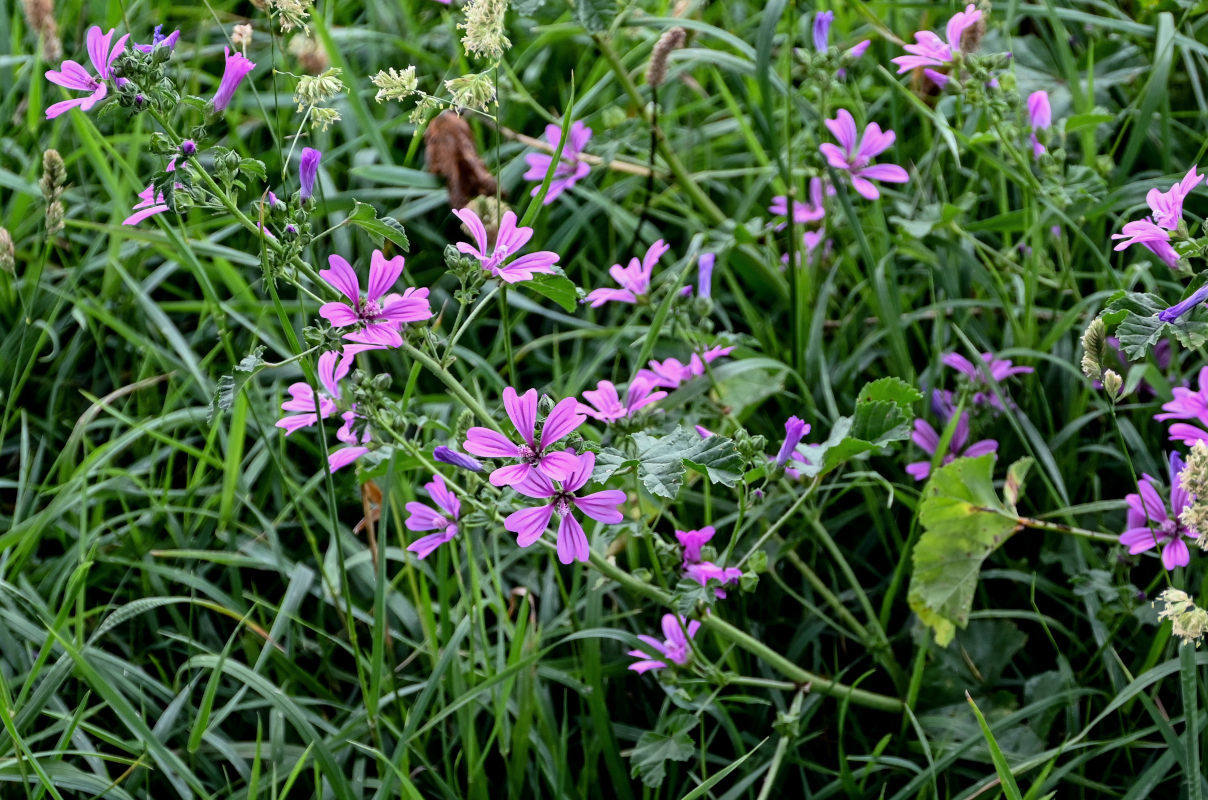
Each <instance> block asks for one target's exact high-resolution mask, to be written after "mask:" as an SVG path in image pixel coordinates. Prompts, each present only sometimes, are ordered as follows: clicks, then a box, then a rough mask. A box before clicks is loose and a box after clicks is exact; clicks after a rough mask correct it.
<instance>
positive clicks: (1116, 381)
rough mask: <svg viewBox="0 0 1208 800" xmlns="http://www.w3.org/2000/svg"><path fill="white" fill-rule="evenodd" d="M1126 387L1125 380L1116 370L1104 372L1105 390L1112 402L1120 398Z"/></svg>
mask: <svg viewBox="0 0 1208 800" xmlns="http://www.w3.org/2000/svg"><path fill="white" fill-rule="evenodd" d="M1123 387H1124V379H1123V378H1121V377H1120V375H1119V374H1118V373H1117V372H1116V371H1115V370H1114V369H1108V370H1104V371H1103V388H1104V389H1106V390H1107V396H1108V397H1110V398H1111V400H1112V402H1113V403H1114V402H1116V400H1118V399H1119V397H1120V390H1121V389H1122V388H1123Z"/></svg>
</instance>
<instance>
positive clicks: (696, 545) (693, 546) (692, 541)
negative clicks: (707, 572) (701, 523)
mask: <svg viewBox="0 0 1208 800" xmlns="http://www.w3.org/2000/svg"><path fill="white" fill-rule="evenodd" d="M716 533H717V531H716V530H714V528H713V526H712V525H706V526H705V527H703V528H701V529H700V530H698V531H676V532H675V538H676V539H678V540H679V543H680V547H682V548H684V568H685V569H687V568H688V567H689V566H690V565H692V564H699V563H700V549H701V548H702V547H704V546H705V545H706V544H708V543H709V541H710V540H712V539H713V536H714V535H715V534H716Z"/></svg>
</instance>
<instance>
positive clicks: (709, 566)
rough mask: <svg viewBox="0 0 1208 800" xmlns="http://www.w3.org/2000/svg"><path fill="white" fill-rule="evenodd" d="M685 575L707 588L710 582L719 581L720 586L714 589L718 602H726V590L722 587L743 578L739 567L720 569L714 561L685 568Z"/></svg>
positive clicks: (702, 562)
mask: <svg viewBox="0 0 1208 800" xmlns="http://www.w3.org/2000/svg"><path fill="white" fill-rule="evenodd" d="M684 574H685V575H687V576H688V577H689V578H691V579H692V580H694V581H696V582H697V583H699V584H700V585H701V586H705V587H708V585H709V581H717V582H718V583H719V584H720V585H719V586H716V587H714V589H713V594H714V595H716V596H717V599H718V600H725V599H726V590H725V589H723V588H722V587H723V586H726V585H727V584H731V583H737V582H738V579H739V578H741V577H742V570H741V569H739V568H738V567H719V566H718V565H717V564H714V563H713V562H712V561H701V562H698V563H696V564H688V565H687V566H685V567H684Z"/></svg>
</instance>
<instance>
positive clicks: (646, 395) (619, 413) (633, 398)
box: [579, 378, 667, 423]
mask: <svg viewBox="0 0 1208 800" xmlns="http://www.w3.org/2000/svg"><path fill="white" fill-rule="evenodd" d="M652 388H654V387H652V386H651V385H650V381H648V380H642V379H639V378H635V379H634V380H632V381H630V383H629V391H628V392H627V393H626V396H625V403H624V404H622V403H621V397H620V395H619V394H618V392H617V387H616V385H615V384H613V382H612V381H600V383H599V384H598V385H597V387H596V388H595V389H588V390H586V391H584V392H583V399H584V400H586V401H587V403H579V412H580V413H582V414H586V415H587V416H589V417H591V418H592V419H598V420H600V422H605V423H612V422H616V421H617V420H619V419H625V418H627V417H632V416H633V415H634V414H636V413H637V412H638V411H639V410H641V409H643V408H645V407H646V406H648V405H650V404H651V403H655V402H658V401H659V400H662V399H663V398H664V397H666V396H667V393H666V392H661V391H660V392H652V391H650V390H651V389H652ZM588 403H590V404H591V405H588Z"/></svg>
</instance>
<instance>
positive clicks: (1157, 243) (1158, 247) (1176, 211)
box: [1112, 166, 1204, 269]
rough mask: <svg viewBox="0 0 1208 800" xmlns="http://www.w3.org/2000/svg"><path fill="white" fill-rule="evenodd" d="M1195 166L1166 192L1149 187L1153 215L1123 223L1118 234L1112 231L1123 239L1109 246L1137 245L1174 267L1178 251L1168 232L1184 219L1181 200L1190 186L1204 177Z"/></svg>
mask: <svg viewBox="0 0 1208 800" xmlns="http://www.w3.org/2000/svg"><path fill="white" fill-rule="evenodd" d="M1196 169H1197V167H1196V166H1193V167H1192V168H1191V169H1190V170H1189V171H1188V172H1187V174H1186V175H1184V176H1183V179H1182V180H1181V181H1179V182H1178V183H1175V184H1172V185H1171V187H1170V190H1169V191H1166V192H1160V191H1158V190H1157V189H1156V188H1154V189H1150V190H1149V193H1148V194H1146V195H1145V202H1146V203H1148V204H1149V209H1150V211H1152V212H1153V215H1152V216H1150V217H1145V218H1144V219H1139V220H1133V221H1132V222H1127V223H1125V224H1124V227H1123V228H1121V232H1120V233H1113V234H1112V238H1113V239H1120V240H1122V241H1121V242H1120V243H1119V244H1118V245H1116V246H1115V247H1114V248H1112V249H1114V250H1123V249H1124V248H1126V247H1129V246H1131V245H1134V244H1139V245H1141V246H1142V247H1145V248H1147V249H1149V250H1150V251H1151V252H1152V253H1153V254H1154V255H1156V256H1157V257H1158V258H1160V259H1162V261H1163V262H1164V263H1165V264H1166V265H1167V266H1169V267H1170V268H1171V269H1174V268H1175V267H1177V266H1178V264H1179V254H1178V253H1177V252H1175V249H1174V247H1172V246H1171V244H1170V233H1169V231H1174V230H1178V227H1179V223H1180V222H1182V220H1183V201H1184V200H1185V199H1186V198H1187V195H1189V194H1191V191H1192V189H1194V188H1195V187H1196V186H1198V185H1199V184H1200V182H1201V181H1203V180H1204V176H1203V175H1197V174H1196Z"/></svg>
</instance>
